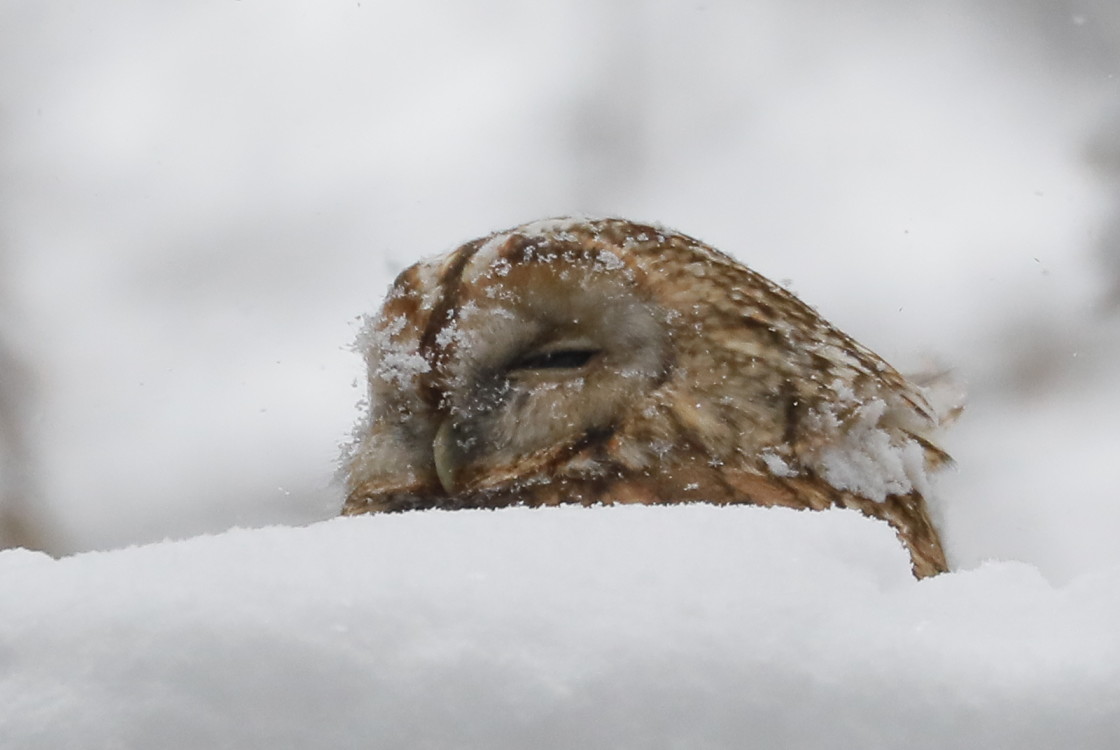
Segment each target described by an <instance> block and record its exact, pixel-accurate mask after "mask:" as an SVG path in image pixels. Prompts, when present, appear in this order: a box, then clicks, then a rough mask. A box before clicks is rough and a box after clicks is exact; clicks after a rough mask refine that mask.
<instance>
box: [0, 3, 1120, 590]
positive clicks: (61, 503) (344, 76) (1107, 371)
mask: <svg viewBox="0 0 1120 750" xmlns="http://www.w3.org/2000/svg"><path fill="white" fill-rule="evenodd" d="M0 69H2V70H3V74H2V75H0V273H2V275H0V495H2V500H3V506H2V507H3V509H4V513H5V514H6V515H5V518H6V520H5V523H4V524H3V526H4V528H5V531H6V533H8V534H9V535H11V536H10V539H9V541H11V539H15V540H16V541H18V542H22V543H29V542H30V543H33V544H37V545H41V546H42V547H43V548H45V549H47V550H49V551H51V552H54V553H66V552H73V551H79V550H88V549H103V548H111V547H117V546H122V545H127V544H131V543H138V542H146V541H151V540H157V539H161V538H164V537H174V538H180V537H185V536H189V535H193V534H196V533H199V532H204V531H220V530H223V529H226V528H229V527H231V526H234V525H243V526H245V525H248V526H255V525H265V524H275V523H280V524H299V523H307V522H311V521H315V520H319V519H324V518H329V517H331V516H333V515H334V514H335V513H336V512H337V509H338V508H339V506H340V504H341V500H342V493H341V490H340V488H339V487H338V486H337V484H334V483H333V475H334V472H335V459H336V457H337V454H338V446H339V444H340V443H341V442H343V441H345V440H346V439H347V436H348V433H349V430H350V425H351V423H352V422H353V421H354V419H355V418H356V416H357V411H356V408H355V404H356V402H357V401H358V400H359V399H360V397H361V395H362V392H361V389H360V388H359V387H355V383H357V382H358V381H360V379H361V377H362V373H361V363H360V359H359V357H358V356H357V355H355V354H353V353H351V352H350V351H349V350H348V345H349V343H350V341H351V340H352V338H353V337H354V335H355V333H356V330H355V326H354V319H355V317H356V316H358V315H359V314H361V313H363V312H368V311H371V310H373V309H374V308H376V307H377V305H378V304H379V303H380V299H381V297H382V295H383V294H384V292H385V290H386V287H387V285H388V283H389V282H390V281H391V280H392V278H393V276H394V275H395V274H396V272H397V271H399V270H400V269H401V268H403V267H404V266H406V265H408V264H410V263H411V262H413V261H414V260H416V259H417V258H418V257H421V256H424V255H431V254H435V253H438V252H443V251H445V250H448V249H450V248H451V247H453V246H455V245H457V244H459V243H460V242H462V241H465V240H468V239H471V238H473V237H476V236H479V235H481V234H484V233H486V232H488V231H491V230H494V229H499V228H503V227H507V226H510V225H513V224H516V223H519V222H522V221H526V220H529V219H533V218H537V217H542V216H549V215H557V214H565V213H571V212H582V213H592V214H617V215H623V216H627V217H629V218H634V219H639V220H649V221H657V222H661V223H664V224H667V225H669V226H672V227H675V228H678V229H680V230H682V231H684V232H686V233H689V234H693V235H696V236H698V237H700V238H702V239H704V240H706V241H709V242H711V243H712V244H714V245H715V246H717V247H719V248H721V249H723V250H725V251H727V252H729V253H731V254H733V255H735V256H737V257H738V258H739V259H741V260H742V261H744V262H746V263H747V264H748V265H751V266H752V267H754V268H755V269H757V270H759V271H760V272H762V273H764V274H766V275H768V276H770V277H771V278H773V279H775V280H777V281H783V282H785V283H789V284H790V286H791V287H792V288H793V290H794V291H795V292H797V293H798V294H799V295H800V296H801V297H802V298H804V299H805V300H806V301H807V302H809V303H810V304H812V305H814V306H816V307H817V308H818V309H819V310H820V312H821V313H822V314H823V315H824V316H825V317H826V318H828V319H830V320H831V321H832V322H834V323H835V324H836V325H838V326H839V327H840V328H842V329H843V330H845V331H846V332H848V333H850V334H851V335H853V336H854V337H855V338H857V339H858V340H860V341H862V342H863V343H865V344H867V345H868V346H870V347H871V348H872V349H874V350H876V351H878V352H879V353H880V354H882V355H884V356H885V357H886V358H887V359H888V360H890V361H892V362H893V363H894V364H896V365H898V366H899V367H900V368H902V369H904V370H905V369H910V370H914V369H923V368H927V369H928V368H930V367H935V368H951V369H952V370H953V371H954V372H955V373H956V375H957V377H959V378H960V379H961V380H962V381H964V382H965V383H966V384H967V387H968V390H969V394H970V396H969V407H968V410H967V411H966V413H965V415H964V416H963V418H962V419H961V421H960V423H959V424H958V425H957V427H956V428H955V429H954V431H953V433H951V437H950V439H949V441H948V445H947V447H948V448H949V450H950V451H951V452H952V453H953V454H954V455H955V457H956V458H957V461H958V464H959V467H958V470H957V471H956V472H955V473H954V474H953V475H952V476H950V477H948V478H947V480H946V481H944V482H943V483H942V487H941V490H942V496H943V497H942V501H943V503H942V515H943V517H944V528H945V536H946V541H947V544H948V548H949V551H950V553H951V555H952V557H953V559H954V561H955V562H956V563H957V565H959V566H961V567H972V566H974V565H976V564H977V563H978V562H980V561H982V560H985V559H988V558H999V559H1016V560H1023V561H1026V562H1029V563H1032V564H1034V565H1036V566H1038V567H1039V569H1040V570H1041V571H1042V573H1043V574H1044V575H1046V576H1047V577H1048V578H1050V579H1051V580H1052V581H1055V582H1061V581H1064V580H1068V579H1069V578H1070V577H1072V576H1074V575H1076V574H1078V573H1081V572H1083V571H1085V570H1088V569H1091V568H1095V567H1098V566H1103V565H1107V564H1114V563H1116V562H1118V561H1120V545H1117V544H1116V543H1115V540H1116V536H1117V531H1118V530H1120V502H1117V493H1116V490H1115V487H1114V484H1115V483H1114V480H1113V471H1112V470H1113V468H1114V467H1115V465H1116V460H1117V455H1118V454H1120V434H1118V432H1117V425H1116V422H1117V420H1116V416H1117V414H1118V413H1120V5H1117V4H1116V3H1114V2H1111V0H1085V1H1084V2H1072V1H1066V0H1048V1H1044V0H1033V1H1032V2H1023V1H1022V0H993V1H991V2H985V3H974V2H969V1H968V0H945V1H943V2H938V3H896V2H889V1H888V0H859V1H858V2H848V3H842V4H839V3H833V2H826V1H825V0H759V1H756V2H732V1H730V0H728V1H723V2H720V1H718V0H713V1H711V2H688V3H681V2H677V3H671V2H645V3H642V2H624V1H622V0H619V1H617V2H603V1H602V0H568V1H567V2H542V3H524V2H515V1H514V0H491V1H488V2H475V3H457V2H452V1H451V0H414V1H413V2H410V3H383V2H374V1H373V0H360V1H355V0H348V1H347V2H321V3H299V2H277V1H273V2H268V3H262V2H255V1H249V0H246V1H245V2H234V1H233V0H220V1H209V2H202V3H199V2H190V3H188V2H170V3H144V2H136V1H133V2H126V1H123V0H122V1H121V2H113V3H96V4H81V3H69V2H61V1H59V0H46V1H45V2H27V1H21V0H9V1H8V2H6V3H3V4H2V5H0Z"/></svg>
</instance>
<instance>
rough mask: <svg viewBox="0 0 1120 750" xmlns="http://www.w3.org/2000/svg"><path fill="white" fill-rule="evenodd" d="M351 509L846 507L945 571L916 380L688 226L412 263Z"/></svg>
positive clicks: (518, 234)
mask: <svg viewBox="0 0 1120 750" xmlns="http://www.w3.org/2000/svg"><path fill="white" fill-rule="evenodd" d="M358 347H359V349H360V350H361V351H362V352H363V353H364V356H365V359H366V364H367V368H368V387H369V393H368V402H367V407H368V409H367V413H366V414H365V416H364V418H363V419H362V420H361V421H360V423H359V424H358V426H357V427H356V428H355V436H354V441H353V444H352V446H351V447H350V449H349V451H348V455H347V456H346V458H345V459H344V471H345V474H346V478H347V491H348V497H347V499H346V502H345V506H344V508H343V513H344V514H347V515H352V514H360V513H377V512H393V511H404V510H410V509H421V508H443V509H455V508H496V507H504V506H510V505H521V506H546V505H558V504H563V503H578V504H582V505H596V504H613V503H645V504H668V503H684V502H706V503H712V504H717V505H723V504H740V503H741V504H750V505H762V506H786V507H791V508H809V509H825V508H830V507H842V508H853V509H856V510H858V511H860V512H862V513H864V514H866V515H868V516H872V517H874V518H877V519H881V520H883V521H886V522H887V523H889V524H890V525H891V526H893V527H894V529H895V531H896V533H897V535H898V537H899V539H900V540H901V541H902V543H903V544H904V545H905V546H906V547H907V549H908V550H909V552H910V556H911V559H912V563H913V565H912V567H913V571H914V574H915V575H916V576H918V577H924V576H929V575H933V574H935V573H938V572H941V571H944V570H946V569H947V566H946V562H945V555H944V552H943V551H942V546H941V542H940V539H939V536H938V532H937V530H936V528H935V527H934V525H933V523H932V522H931V519H930V514H929V510H928V508H927V504H926V498H927V497H928V496H929V492H930V488H929V480H928V477H929V475H930V473H931V472H932V471H933V470H934V469H937V468H938V467H940V466H942V465H944V464H946V463H947V462H948V460H949V459H948V456H947V455H946V454H945V453H944V452H943V451H942V450H941V449H939V448H938V447H937V446H936V445H935V443H934V439H935V436H936V433H937V430H938V428H939V426H940V424H941V421H942V419H941V417H940V416H939V414H938V413H937V412H936V411H935V410H934V408H932V407H931V405H930V402H929V400H927V397H926V394H925V392H924V390H923V389H922V388H920V387H919V386H917V385H915V384H914V383H911V382H910V381H908V380H907V379H905V378H904V377H903V376H901V375H900V374H899V373H898V372H897V371H896V370H894V369H893V368H892V367H891V366H890V365H888V364H887V363H886V362H884V361H883V360H882V359H880V358H879V357H878V356H876V355H875V354H874V353H872V352H871V351H869V350H868V349H866V348H864V347H863V346H861V345H860V344H858V343H856V342H855V341H853V340H852V339H851V338H850V337H848V336H847V335H845V334H844V333H842V332H841V331H839V330H837V329H836V328H834V327H832V326H831V325H829V324H828V323H827V322H825V321H824V320H823V319H822V318H821V317H820V316H819V315H817V313H816V312H815V311H814V310H813V309H812V308H810V307H809V306H807V305H806V304H804V303H803V302H801V301H800V300H799V299H797V298H796V297H795V296H793V295H792V294H790V293H789V292H788V291H786V290H784V289H782V288H781V287H779V286H777V285H775V284H773V283H772V282H770V281H768V280H767V279H766V278H764V277H762V276H760V275H759V274H757V273H755V272H753V271H751V270H750V269H749V268H746V267H745V266H743V265H742V264H740V263H738V262H737V261H735V260H734V259H732V258H731V257H730V256H727V255H725V254H723V253H721V252H719V251H718V250H715V249H713V248H711V247H709V246H707V245H705V244H704V243H703V242H700V241H699V240H696V239H693V238H692V237H689V236H687V235H684V234H681V233H679V232H675V231H671V230H669V229H666V228H663V227H659V226H655V225H647V224H639V223H634V222H630V221H626V220H622V219H613V218H608V219H582V218H561V219H548V220H543V221H537V222H533V223H529V224H524V225H522V226H519V227H516V228H514V229H511V230H508V231H504V232H499V233H496V234H492V235H489V236H487V237H483V238H481V239H477V240H474V241H473V242H468V243H467V244H465V245H463V246H461V247H459V248H457V249H456V250H453V251H452V252H450V253H448V254H446V255H443V256H440V257H435V258H432V259H429V260H424V261H421V262H419V263H417V264H416V265H413V266H411V267H410V268H408V269H406V270H405V271H403V272H402V273H401V274H400V276H399V277H398V278H397V279H396V281H395V282H394V283H393V285H392V288H391V289H390V291H389V293H388V296H387V298H386V299H385V302H384V305H383V306H382V308H381V310H380V311H379V312H378V313H377V314H376V315H375V316H372V317H369V318H367V319H366V323H365V326H364V330H363V333H362V334H361V336H360V337H359V342H358Z"/></svg>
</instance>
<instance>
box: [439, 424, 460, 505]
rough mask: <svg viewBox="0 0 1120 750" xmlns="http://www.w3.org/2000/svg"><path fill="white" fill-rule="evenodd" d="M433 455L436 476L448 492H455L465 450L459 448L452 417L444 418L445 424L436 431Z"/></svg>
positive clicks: (450, 493) (451, 493)
mask: <svg viewBox="0 0 1120 750" xmlns="http://www.w3.org/2000/svg"><path fill="white" fill-rule="evenodd" d="M432 456H433V458H434V459H435V464H436V476H438V477H439V483H440V484H442V485H443V489H444V491H445V492H447V494H449V495H453V494H455V476H456V474H458V473H459V470H460V469H461V468H462V466H463V451H462V450H461V449H460V448H459V441H458V440H457V439H456V437H455V428H454V427H453V426H452V425H451V420H450V419H445V420H443V424H441V425H440V426H439V429H438V430H437V431H436V437H435V440H434V441H432Z"/></svg>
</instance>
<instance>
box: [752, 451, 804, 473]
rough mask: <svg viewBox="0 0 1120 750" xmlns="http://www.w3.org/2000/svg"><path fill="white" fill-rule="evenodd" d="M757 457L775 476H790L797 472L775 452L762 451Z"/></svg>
mask: <svg viewBox="0 0 1120 750" xmlns="http://www.w3.org/2000/svg"><path fill="white" fill-rule="evenodd" d="M759 458H761V459H762V462H763V463H764V464H766V468H767V469H769V470H770V473H771V474H773V475H774V476H776V477H792V476H794V475H796V474H797V472H796V471H794V469H793V467H792V466H790V465H789V464H788V463H786V460H785V459H784V458H782V457H781V456H779V455H778V454H777V453H763V454H761V455H760V456H759Z"/></svg>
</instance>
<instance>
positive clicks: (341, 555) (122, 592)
mask: <svg viewBox="0 0 1120 750" xmlns="http://www.w3.org/2000/svg"><path fill="white" fill-rule="evenodd" d="M1117 573H1120V571H1118V570H1116V569H1112V570H1100V571H1096V572H1094V573H1092V574H1087V575H1084V576H1081V577H1078V578H1076V579H1074V580H1072V581H1070V582H1068V583H1066V584H1064V585H1061V586H1057V587H1056V586H1054V585H1053V584H1051V583H1049V582H1047V581H1046V580H1045V579H1044V578H1043V577H1042V576H1041V575H1040V574H1039V573H1038V571H1037V570H1035V569H1034V568H1032V567H1030V566H1028V565H1026V564H1023V563H992V564H987V565H983V566H981V567H979V568H978V569H975V570H971V571H966V572H957V573H951V574H946V575H942V576H939V577H936V578H933V579H928V580H925V581H920V582H919V581H915V580H914V579H912V578H911V577H910V574H909V570H908V559H907V556H906V554H905V552H904V551H903V550H902V548H901V547H900V546H899V544H898V543H897V541H896V540H895V538H894V535H893V534H892V533H891V531H890V529H889V528H888V527H887V526H885V525H884V524H880V523H877V522H874V521H871V520H868V519H866V518H863V517H862V516H860V515H859V514H857V513H854V512H850V511H830V512H824V513H814V512H803V511H802V512H799V511H793V510H788V509H764V508H752V507H724V508H717V507H712V506H701V505H692V506H672V507H632V506H631V507H614V508H602V507H600V508H580V507H571V508H549V509H538V510H530V509H507V510H501V511H460V512H440V511H431V512H417V513H411V514H402V515H380V516H364V517H355V518H340V519H335V520H332V521H327V522H323V523H320V524H317V525H313V526H310V527H305V528H283V527H271V528H265V529H256V530H233V531H229V532H226V533H223V534H220V535H217V536H209V537H198V538H195V539H190V540H186V541H181V542H167V543H161V544H154V545H150V546H145V547H133V548H127V549H122V550H116V551H112V552H100V553H86V554H81V555H77V556H74V557H70V558H65V559H61V560H57V561H56V560H52V559H51V558H49V557H47V556H45V555H42V554H38V553H31V552H26V551H22V550H16V551H8V552H4V553H0V607H2V608H3V612H4V616H3V618H0V658H2V660H3V663H4V669H3V670H2V672H0V674H2V676H0V706H3V707H4V708H3V709H2V711H0V747H4V748H63V747H87V748H93V747H97V748H109V747H113V748H118V747H123V748H163V749H164V750H172V749H174V748H200V747H207V748H256V747H262V748H264V747H267V748H289V747H293V748H294V747H305V748H359V747H360V748H373V747H377V748H398V747H399V748H490V749H499V748H519V749H520V748H552V747H556V748H561V747H563V748H577V747H578V748H669V747H679V748H711V747H760V748H792V747H797V748H826V747H827V748H894V747H905V748H908V750H917V749H919V748H937V749H938V750H943V749H944V748H950V747H953V748H958V747H959V748H970V747H976V748H979V747H983V748H988V749H992V748H1015V749H1016V750H1029V749H1030V748H1056V747H1069V748H1080V749H1081V750H1085V749H1086V748H1115V747H1117V746H1120V640H1118V638H1117V636H1116V633H1117V632H1120V588H1118V587H1117V586H1116V577H1117Z"/></svg>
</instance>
